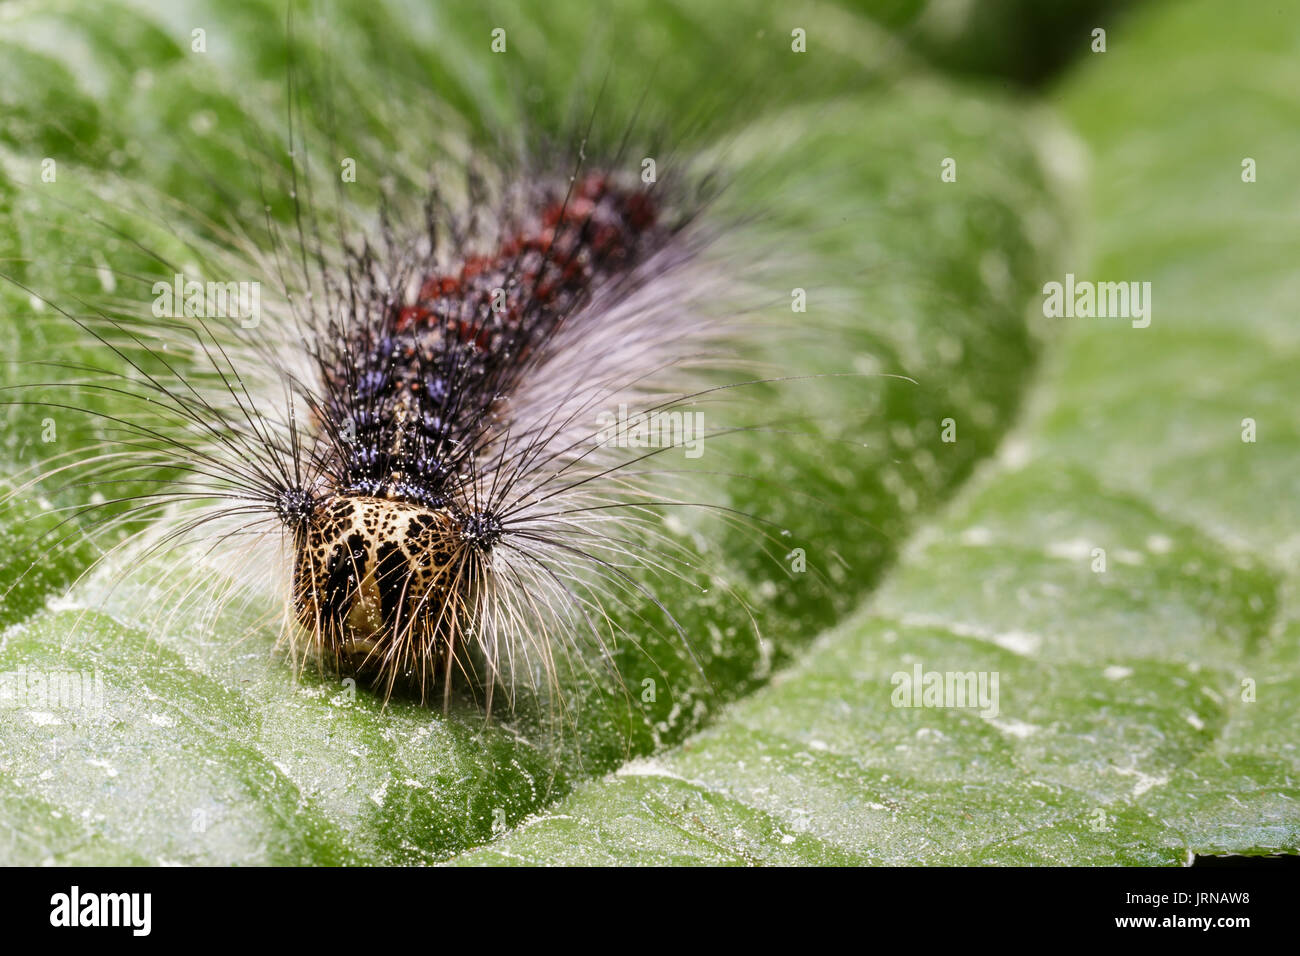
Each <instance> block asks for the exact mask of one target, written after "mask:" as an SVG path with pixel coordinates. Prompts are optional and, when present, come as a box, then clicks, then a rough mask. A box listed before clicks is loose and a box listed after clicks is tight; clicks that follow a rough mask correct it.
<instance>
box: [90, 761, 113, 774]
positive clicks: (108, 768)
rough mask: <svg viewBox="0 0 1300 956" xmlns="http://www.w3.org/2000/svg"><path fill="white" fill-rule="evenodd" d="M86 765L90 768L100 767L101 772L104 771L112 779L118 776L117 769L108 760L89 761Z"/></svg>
mask: <svg viewBox="0 0 1300 956" xmlns="http://www.w3.org/2000/svg"><path fill="white" fill-rule="evenodd" d="M86 763H87V764H88V765H89V766H91V767H99V768H100V769H101V770H103V771H104V772H105V773H106V774H108V775H109V776H110V777H116V776H117V768H116V767H114V766H113V765H112V764H111V763H109V762H108V761H107V760H87V761H86Z"/></svg>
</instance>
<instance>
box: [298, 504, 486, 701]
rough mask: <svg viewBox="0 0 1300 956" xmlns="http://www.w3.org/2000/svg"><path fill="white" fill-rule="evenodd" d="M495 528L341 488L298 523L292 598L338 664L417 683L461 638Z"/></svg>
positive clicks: (324, 652)
mask: <svg viewBox="0 0 1300 956" xmlns="http://www.w3.org/2000/svg"><path fill="white" fill-rule="evenodd" d="M498 530H499V528H498V526H497V525H495V524H494V523H493V522H491V521H490V520H488V519H485V518H483V517H482V516H475V517H474V518H472V519H467V518H464V517H461V516H458V515H456V514H455V513H454V512H453V511H451V510H450V509H446V508H429V507H425V506H422V505H418V504H413V503H410V502H406V501H401V500H395V499H390V498H381V497H369V496H351V495H336V496H331V497H328V498H324V499H322V500H320V501H318V502H315V503H313V504H310V505H308V506H305V507H304V508H303V509H302V513H301V516H300V519H299V520H298V522H297V524H296V525H295V530H294V550H295V554H294V569H293V602H294V610H295V613H296V616H297V619H298V622H299V623H300V624H301V625H302V627H303V628H304V629H305V630H306V631H307V633H308V635H310V639H311V641H312V643H314V644H315V646H316V650H317V652H318V653H319V654H320V655H321V657H322V658H323V659H325V660H332V661H333V662H334V663H335V664H336V665H337V666H338V668H339V669H340V670H342V671H353V672H357V673H364V674H367V675H371V676H375V677H376V678H377V679H378V680H380V681H382V682H384V683H386V684H387V686H388V688H389V689H390V690H391V688H392V686H393V684H394V682H395V681H396V680H397V679H398V678H399V677H401V678H405V679H411V680H412V681H414V682H418V684H419V686H420V687H421V690H422V691H423V689H424V688H425V687H426V686H427V684H428V682H429V681H430V680H432V678H433V677H435V676H436V675H437V673H438V669H439V667H440V666H441V665H442V664H444V663H445V662H447V661H448V655H450V654H452V653H454V652H455V650H456V648H457V647H458V646H460V645H463V643H464V631H465V628H466V627H467V625H468V623H469V620H470V619H471V618H472V611H473V607H474V602H475V600H476V597H475V596H476V594H478V593H479V592H480V590H481V588H482V585H483V576H484V574H486V573H487V563H486V561H485V560H484V556H485V553H486V551H487V549H488V548H489V547H490V545H491V539H492V538H493V535H494V534H495V533H497V532H498Z"/></svg>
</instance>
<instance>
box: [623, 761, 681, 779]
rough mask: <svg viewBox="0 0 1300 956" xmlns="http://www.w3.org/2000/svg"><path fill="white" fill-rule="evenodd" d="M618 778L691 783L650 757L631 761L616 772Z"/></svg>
mask: <svg viewBox="0 0 1300 956" xmlns="http://www.w3.org/2000/svg"><path fill="white" fill-rule="evenodd" d="M614 775H615V776H617V777H664V778H665V779H668V780H680V781H682V783H690V781H689V780H687V779H686V778H685V777H682V776H679V775H678V774H675V773H673V772H672V771H671V770H668V769H666V768H665V767H664V765H663V764H661V763H659V762H658V761H656V760H653V759H651V758H649V757H638V758H637V759H636V760H629V761H628V762H627V763H625V764H623V766H621V767H619V768H618V770H616V771H615V772H614Z"/></svg>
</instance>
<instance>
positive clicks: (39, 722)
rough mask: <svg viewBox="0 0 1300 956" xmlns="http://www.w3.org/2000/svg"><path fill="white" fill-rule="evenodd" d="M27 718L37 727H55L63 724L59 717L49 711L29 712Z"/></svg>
mask: <svg viewBox="0 0 1300 956" xmlns="http://www.w3.org/2000/svg"><path fill="white" fill-rule="evenodd" d="M27 716H28V717H29V718H30V719H31V722H32V723H34V724H35V725H36V726H37V727H53V726H55V725H56V724H61V723H63V721H62V720H60V719H59V718H58V716H57V715H55V714H51V713H50V712H49V711H48V710H29V711H28V712H27Z"/></svg>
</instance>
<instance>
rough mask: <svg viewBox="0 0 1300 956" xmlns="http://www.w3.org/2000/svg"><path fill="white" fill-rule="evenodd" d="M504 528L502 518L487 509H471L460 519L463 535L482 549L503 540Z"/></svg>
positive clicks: (489, 547)
mask: <svg viewBox="0 0 1300 956" xmlns="http://www.w3.org/2000/svg"><path fill="white" fill-rule="evenodd" d="M504 530H505V529H504V528H503V527H502V525H501V519H500V518H497V517H496V516H495V515H492V514H489V513H488V512H486V511H471V512H470V513H469V514H467V515H465V516H464V517H463V518H461V520H460V534H461V537H462V538H463V539H464V540H465V541H467V542H469V543H470V544H472V545H473V546H474V547H476V548H478V549H479V550H481V551H487V550H490V549H491V548H492V547H493V545H495V544H496V543H497V542H498V541H499V540H501V535H502V533H503V532H504Z"/></svg>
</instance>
